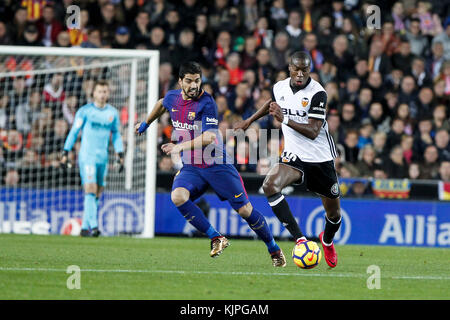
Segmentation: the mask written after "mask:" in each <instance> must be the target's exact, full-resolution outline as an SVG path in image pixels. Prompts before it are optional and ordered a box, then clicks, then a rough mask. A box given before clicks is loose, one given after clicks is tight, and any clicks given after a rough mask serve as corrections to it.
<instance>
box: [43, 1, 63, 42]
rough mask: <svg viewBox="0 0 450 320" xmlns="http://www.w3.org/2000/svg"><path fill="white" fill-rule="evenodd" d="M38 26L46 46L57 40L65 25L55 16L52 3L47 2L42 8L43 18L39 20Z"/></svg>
mask: <svg viewBox="0 0 450 320" xmlns="http://www.w3.org/2000/svg"><path fill="white" fill-rule="evenodd" d="M37 28H38V30H39V35H40V38H41V41H42V44H43V45H44V46H46V47H50V46H52V45H53V44H54V43H55V42H56V38H57V36H58V34H59V33H60V32H61V31H63V25H62V24H61V22H59V21H58V20H57V19H56V18H55V11H54V8H53V6H52V5H50V4H47V5H45V6H44V7H43V9H42V18H41V19H40V20H39V21H38V22H37Z"/></svg>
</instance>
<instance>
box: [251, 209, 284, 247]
mask: <svg viewBox="0 0 450 320" xmlns="http://www.w3.org/2000/svg"><path fill="white" fill-rule="evenodd" d="M245 221H247V223H248V225H249V226H250V228H251V229H252V230H253V231H255V232H256V234H257V235H258V236H259V237H260V238H261V240H262V241H264V243H265V244H266V246H267V250H268V251H269V252H270V253H272V252H275V251H278V250H280V247H279V246H278V245H277V243H276V242H275V240H274V239H273V235H272V232H271V231H270V228H269V226H268V225H267V222H266V219H265V218H264V216H263V215H262V214H261V213H260V212H259V211H258V210H256V209H255V208H253V211H252V213H251V214H250V216H249V217H248V218H246V219H245Z"/></svg>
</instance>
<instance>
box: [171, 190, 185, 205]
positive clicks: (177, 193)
mask: <svg viewBox="0 0 450 320" xmlns="http://www.w3.org/2000/svg"><path fill="white" fill-rule="evenodd" d="M189 195H190V194H189V191H188V190H187V189H185V188H176V189H175V190H173V191H172V193H171V194H170V198H171V200H172V202H173V204H174V205H175V206H177V207H179V206H181V205H183V204H184V203H186V202H187V201H188V200H189Z"/></svg>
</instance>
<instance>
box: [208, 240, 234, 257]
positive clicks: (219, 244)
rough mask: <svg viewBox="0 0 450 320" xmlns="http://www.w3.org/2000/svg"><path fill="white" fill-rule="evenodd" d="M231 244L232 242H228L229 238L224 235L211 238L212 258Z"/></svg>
mask: <svg viewBox="0 0 450 320" xmlns="http://www.w3.org/2000/svg"><path fill="white" fill-rule="evenodd" d="M229 245H230V242H228V239H227V238H225V237H224V236H220V237H215V238H212V239H211V252H210V254H209V255H210V256H211V258H216V257H218V256H219V255H220V254H221V253H222V251H223V250H224V249H225V248H226V247H228V246H229Z"/></svg>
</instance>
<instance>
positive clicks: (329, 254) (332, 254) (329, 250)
mask: <svg viewBox="0 0 450 320" xmlns="http://www.w3.org/2000/svg"><path fill="white" fill-rule="evenodd" d="M323 233H324V232H323V231H322V232H321V233H320V235H319V239H320V242H322V248H323V255H324V257H325V261H326V262H327V264H328V265H329V266H330V267H331V268H334V267H336V265H337V254H336V249H335V248H334V244H333V243H332V244H331V245H329V246H327V245H325V244H324V243H323Z"/></svg>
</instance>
